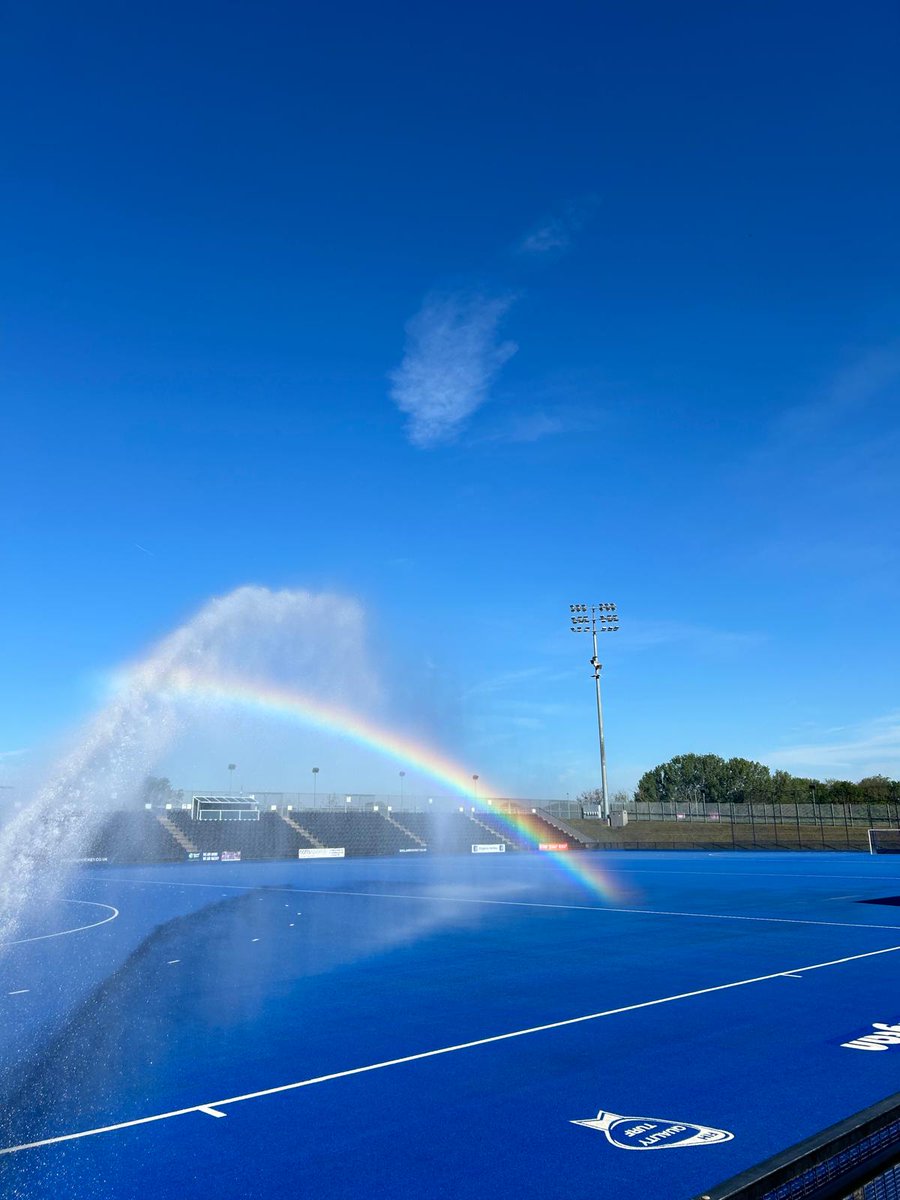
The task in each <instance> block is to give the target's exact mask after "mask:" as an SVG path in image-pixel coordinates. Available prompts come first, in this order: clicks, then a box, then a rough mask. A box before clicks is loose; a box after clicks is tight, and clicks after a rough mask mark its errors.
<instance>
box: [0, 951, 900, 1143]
mask: <svg viewBox="0 0 900 1200" xmlns="http://www.w3.org/2000/svg"><path fill="white" fill-rule="evenodd" d="M898 950H900V946H885V947H884V948H883V949H881V950H866V951H865V952H864V953H862V954H848V955H847V956H846V957H845V958H833V959H831V960H829V961H828V962H821V963H812V964H811V965H809V966H805V967H793V968H788V970H786V971H773V972H772V973H771V974H769V975H754V976H753V977H752V978H751V979H737V980H735V981H734V982H732V983H717V984H714V985H713V986H712V987H705V988H697V989H696V990H695V991H693V992H679V993H677V994H676V995H674V996H662V997H660V998H659V999H657V1000H641V1001H639V1002H638V1003H637V1004H623V1005H622V1006H621V1007H620V1008H608V1009H605V1010H604V1011H603V1012H595V1013H587V1014H586V1015H584V1016H581V1017H566V1018H565V1019H564V1020H562V1021H549V1022H548V1023H547V1024H546V1025H532V1026H531V1027H530V1028H528V1029H514V1030H512V1031H511V1032H510V1033H497V1034H494V1035H493V1036H492V1037H483V1038H476V1039H475V1040H474V1041H472V1042H460V1043H458V1044H457V1045H455V1046H441V1047H439V1048H438V1049H437V1050H422V1051H420V1052H419V1053H418V1054H405V1055H403V1057H402V1058H389V1059H386V1060H385V1061H384V1062H377V1063H369V1064H367V1065H366V1066H364V1067H350V1068H349V1069H348V1070H345V1071H333V1072H332V1073H331V1074H330V1075H316V1076H314V1077H313V1078H312V1079H301V1080H299V1081H298V1082H297V1083H282V1084H279V1085H278V1086H277V1087H270V1088H262V1089H261V1090H260V1091H258V1092H244V1093H243V1094H242V1095H240V1096H228V1097H227V1098H226V1099H224V1100H208V1101H207V1102H206V1103H205V1104H192V1105H191V1106H190V1107H189V1108H174V1109H172V1111H171V1112H162V1113H154V1114H153V1115H152V1116H149V1117H135V1118H133V1119H132V1120H130V1121H117V1122H116V1124H114V1125H101V1126H98V1127H97V1128H96V1129H81V1130H79V1131H78V1132H77V1133H61V1134H59V1135H57V1136H56V1137H50V1138H42V1139H41V1140H40V1141H37V1142H23V1143H22V1144H21V1145H19V1146H5V1147H3V1148H0V1155H3V1154H18V1153H19V1152H20V1151H21V1150H35V1149H37V1147H39V1146H55V1145H56V1144H57V1143H58V1142H74V1141H77V1140H78V1139H79V1138H86V1137H95V1136H96V1135H97V1134H100V1133H115V1132H116V1131H117V1130H119V1129H132V1128H133V1127H134V1126H135V1125H150V1124H153V1122H155V1121H168V1120H170V1119H171V1118H172V1117H183V1116H185V1115H186V1114H187V1113H192V1112H202V1113H210V1112H212V1113H213V1115H215V1110H218V1109H222V1108H226V1107H227V1106H228V1105H230V1104H242V1103H243V1102H244V1101H245V1100H259V1099H260V1098H261V1097H263V1096H277V1095H279V1094H280V1093H282V1092H294V1091H297V1089H298V1088H305V1087H312V1086H313V1085H314V1084H317V1083H330V1082H331V1081H332V1080H334V1079H347V1078H349V1077H350V1076H352V1075H365V1074H368V1073H369V1072H370V1071H381V1070H384V1069H385V1068H386V1067H399V1066H402V1065H403V1064H404V1063H412V1062H420V1061H421V1060H423V1059H426V1058H437V1057H439V1056H440V1055H443V1054H455V1053H456V1052H457V1051H459V1050H472V1049H474V1048H475V1047H476V1046H489V1045H491V1044H492V1043H494V1042H506V1041H509V1040H510V1039H512V1038H520V1037H528V1036H529V1035H530V1034H533V1033H546V1032H547V1030H549V1029H563V1028H565V1027H566V1026H568V1025H582V1024H584V1022H586V1021H598V1020H600V1019H601V1018H602V1017H615V1016H619V1015H621V1014H622V1013H628V1012H637V1011H638V1010H640V1009H643V1008H656V1007H658V1006H659V1005H661V1004H672V1003H674V1002H675V1001H676V1000H692V999H694V998H695V997H697V996H708V995H710V994H711V993H713V992H727V991H730V990H731V989H732V988H739V987H747V986H748V985H749V984H751V983H765V982H766V981H768V980H770V979H780V978H782V977H783V976H784V975H793V974H797V973H799V972H801V971H821V970H824V969H825V968H826V967H838V966H841V965H842V964H844V963H849V962H857V961H859V960H860V959H863V958H876V957H877V956H878V955H880V954H894V953H896V952H897V951H898Z"/></svg>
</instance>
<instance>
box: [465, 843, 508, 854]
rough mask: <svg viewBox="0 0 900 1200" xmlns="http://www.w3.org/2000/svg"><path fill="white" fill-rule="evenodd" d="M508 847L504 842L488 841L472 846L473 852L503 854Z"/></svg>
mask: <svg viewBox="0 0 900 1200" xmlns="http://www.w3.org/2000/svg"><path fill="white" fill-rule="evenodd" d="M505 849H506V846H505V844H504V843H503V842H487V843H486V844H480V845H475V846H473V847H472V853H473V854H502V853H503V851H504V850H505Z"/></svg>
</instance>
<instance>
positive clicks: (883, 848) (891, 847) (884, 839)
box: [868, 829, 900, 854]
mask: <svg viewBox="0 0 900 1200" xmlns="http://www.w3.org/2000/svg"><path fill="white" fill-rule="evenodd" d="M868 836H869V853H870V854H900V829H870V830H868Z"/></svg>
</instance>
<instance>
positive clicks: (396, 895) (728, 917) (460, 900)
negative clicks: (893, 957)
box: [104, 872, 900, 930]
mask: <svg viewBox="0 0 900 1200" xmlns="http://www.w3.org/2000/svg"><path fill="white" fill-rule="evenodd" d="M670 874H671V872H670ZM104 882H109V883H136V884H147V885H149V886H154V887H155V886H158V887H179V886H181V885H180V884H174V883H170V882H169V881H168V880H167V879H110V880H104ZM184 886H185V887H215V888H219V887H222V886H223V885H222V884H218V883H191V884H185V885H184ZM224 886H225V887H230V888H232V889H234V890H235V891H241V892H243V891H252V890H253V886H251V885H250V884H239V883H231V884H225V885H224ZM268 890H269V891H273V892H275V891H284V892H299V893H300V894H302V895H304V896H359V897H363V898H365V899H373V900H429V901H432V902H434V903H436V904H490V905H498V906H505V907H510V908H550V909H553V908H556V909H562V910H564V911H568V912H595V913H604V914H607V913H627V914H630V915H638V916H645V917H693V918H695V919H697V920H705V921H763V922H770V923H774V924H777V925H823V926H829V927H831V928H835V929H893V930H897V929H900V925H875V924H872V923H869V922H865V921H811V920H806V919H805V918H802V917H751V916H742V915H740V914H737V913H698V912H676V911H670V910H668V909H657V908H614V907H608V908H607V907H603V906H602V905H599V904H552V903H549V902H547V901H540V900H487V899H484V898H483V897H479V896H434V895H425V894H420V893H414V892H413V893H407V892H350V891H344V890H338V889H336V888H269V889H268ZM297 916H298V917H299V916H300V913H297Z"/></svg>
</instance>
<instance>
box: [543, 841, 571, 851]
mask: <svg viewBox="0 0 900 1200" xmlns="http://www.w3.org/2000/svg"><path fill="white" fill-rule="evenodd" d="M568 848H569V844H568V842H541V844H540V845H539V846H538V850H568Z"/></svg>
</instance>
